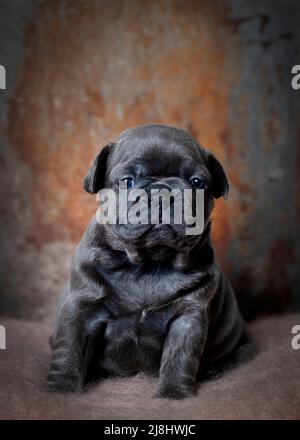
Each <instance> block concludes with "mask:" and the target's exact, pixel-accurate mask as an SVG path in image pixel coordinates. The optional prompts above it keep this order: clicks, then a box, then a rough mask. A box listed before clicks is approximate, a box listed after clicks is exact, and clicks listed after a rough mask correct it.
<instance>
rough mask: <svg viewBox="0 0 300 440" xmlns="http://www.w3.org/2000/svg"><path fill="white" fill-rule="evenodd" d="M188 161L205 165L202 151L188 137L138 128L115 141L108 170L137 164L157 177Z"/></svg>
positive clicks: (179, 133) (176, 168)
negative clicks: (121, 164) (133, 163)
mask: <svg viewBox="0 0 300 440" xmlns="http://www.w3.org/2000/svg"><path fill="white" fill-rule="evenodd" d="M187 161H189V162H191V163H193V162H194V163H195V162H196V163H198V164H199V165H200V164H203V165H204V159H203V156H202V154H201V149H200V147H199V145H198V144H197V142H196V141H195V140H194V139H193V138H192V137H191V136H189V135H188V133H185V132H183V131H182V130H177V129H173V128H170V129H168V128H167V129H165V127H164V128H162V127H158V128H157V129H151V128H150V127H147V128H143V127H142V128H139V127H138V129H131V130H127V131H126V132H124V133H123V134H122V135H121V136H120V138H119V139H118V140H117V143H116V147H115V151H114V154H113V157H112V161H111V167H114V166H116V165H117V164H120V163H123V164H129V163H132V162H135V163H139V162H140V163H143V165H144V166H145V167H147V168H148V169H149V170H151V171H152V172H155V173H157V174H159V173H160V172H166V171H168V172H169V173H172V172H175V171H176V170H178V169H179V167H180V166H181V164H182V163H183V162H187Z"/></svg>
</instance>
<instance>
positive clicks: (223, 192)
mask: <svg viewBox="0 0 300 440" xmlns="http://www.w3.org/2000/svg"><path fill="white" fill-rule="evenodd" d="M207 164H208V170H209V172H210V175H211V178H212V193H213V196H214V198H215V199H218V198H219V197H221V196H223V197H224V199H227V197H228V194H229V183H228V180H227V177H226V174H225V171H224V169H223V167H222V165H221V163H220V162H219V161H218V159H216V158H215V156H214V155H213V154H212V153H208V155H207Z"/></svg>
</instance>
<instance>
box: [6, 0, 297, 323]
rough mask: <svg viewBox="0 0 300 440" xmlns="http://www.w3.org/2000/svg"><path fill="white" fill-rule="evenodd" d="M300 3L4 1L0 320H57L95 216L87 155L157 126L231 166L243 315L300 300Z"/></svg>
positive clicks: (225, 210)
mask: <svg viewBox="0 0 300 440" xmlns="http://www.w3.org/2000/svg"><path fill="white" fill-rule="evenodd" d="M297 3H298V2H297V0H295V1H294V0H289V1H282V0H277V1H271V0H260V1H258V0H252V1H247V0H242V1H241V0H228V1H226V0H224V1H209V0H198V1H197V0H186V1H179V0H173V1H172V0H169V1H168V0H155V1H150V0H149V1H142V0H140V1H137V0H127V1H123V0H113V1H108V0H98V1H97V0H89V1H79V0H77V1H75V0H72V1H71V0H70V1H67V0H62V1H59V0H52V1H50V0H48V1H47V0H31V1H26V2H24V1H21V0H14V1H8V0H3V1H2V2H1V5H0V64H3V65H4V66H5V67H6V70H7V90H6V91H1V92H0V111H1V120H0V124H1V125H0V147H1V157H0V160H1V174H0V175H1V193H2V196H1V227H0V232H1V259H0V269H1V297H0V314H1V315H7V316H18V317H25V318H28V319H32V318H34V319H44V318H49V319H50V317H52V311H53V308H54V307H55V304H56V302H57V298H58V295H59V294H60V292H61V290H62V288H63V285H64V283H65V281H66V279H67V277H68V269H69V264H70V256H71V254H72V251H73V249H74V246H75V244H76V243H77V241H78V240H79V238H80V236H81V234H82V232H83V231H84V229H85V227H86V225H87V223H88V221H89V218H90V216H91V215H92V213H93V212H94V211H95V209H96V207H97V204H96V201H95V199H94V197H91V196H89V195H87V194H86V193H84V191H83V189H82V178H83V176H84V174H85V172H86V170H87V167H88V165H89V163H90V161H91V160H92V158H93V157H94V156H95V154H96V153H97V152H98V151H99V149H101V148H102V146H104V145H105V143H106V142H107V141H110V140H113V139H114V138H115V137H116V136H117V135H118V133H119V132H120V131H121V130H123V129H125V128H128V127H130V126H133V125H137V124H141V123H151V122H160V123H166V124H172V125H175V126H178V127H182V128H185V129H187V130H189V131H190V132H191V133H192V134H193V135H194V136H196V137H197V138H198V140H199V141H200V142H201V143H202V144H203V145H204V146H206V147H208V148H210V149H212V150H213V151H214V152H215V154H216V155H217V156H218V157H219V158H220V159H221V161H222V162H223V164H224V167H225V169H226V171H227V174H228V177H229V180H230V183H231V192H230V198H229V199H228V200H227V201H226V202H224V201H223V200H221V201H218V203H217V208H216V211H215V215H214V224H213V235H214V240H215V245H216V249H217V253H218V255H219V258H220V259H221V261H222V263H223V265H224V268H225V271H226V272H227V274H228V276H229V278H230V279H231V280H232V282H233V284H234V286H235V288H236V291H237V294H238V297H239V299H240V301H241V306H242V308H243V310H244V312H245V313H246V315H247V316H248V317H254V316H256V315H257V314H259V313H269V312H281V311H284V310H286V309H287V308H291V307H297V306H299V304H300V298H299V297H300V293H299V287H300V274H299V269H300V267H299V251H300V242H299V223H300V197H299V184H300V176H299V165H300V164H299V159H300V149H299V140H300V131H299V114H300V113H299V110H300V109H299V104H300V91H298V92H296V91H293V90H292V88H291V85H290V81H291V67H292V65H294V64H300V53H299V47H300V44H299V30H298V28H299V15H300V14H299V10H300V8H299V7H298V5H297Z"/></svg>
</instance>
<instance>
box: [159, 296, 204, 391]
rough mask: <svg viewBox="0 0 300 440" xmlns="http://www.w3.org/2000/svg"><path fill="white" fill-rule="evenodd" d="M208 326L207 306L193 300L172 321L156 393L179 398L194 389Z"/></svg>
mask: <svg viewBox="0 0 300 440" xmlns="http://www.w3.org/2000/svg"><path fill="white" fill-rule="evenodd" d="M207 328H208V316H207V308H206V307H203V306H202V307H200V305H199V304H195V303H191V304H190V305H187V306H186V308H185V310H184V311H183V312H182V313H181V314H180V316H179V317H178V318H176V319H175V320H174V321H173V322H172V323H171V325H170V329H169V331H168V334H167V337H166V341H165V344H164V349H163V354H162V360H161V367H160V379H159V387H158V396H159V397H173V398H177V399H180V398H183V397H188V396H191V395H193V394H194V393H195V384H196V378H197V372H198V368H199V362H200V358H201V355H202V352H203V349H204V347H205V343H206V338H207Z"/></svg>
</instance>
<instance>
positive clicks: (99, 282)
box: [48, 125, 254, 398]
mask: <svg viewBox="0 0 300 440" xmlns="http://www.w3.org/2000/svg"><path fill="white" fill-rule="evenodd" d="M120 181H124V182H126V185H127V188H128V190H129V191H130V190H131V189H132V188H138V189H144V190H145V191H147V192H150V190H151V189H153V188H168V189H180V190H184V189H193V190H195V189H204V228H203V232H202V233H201V234H199V235H187V234H185V229H184V228H183V227H182V225H180V224H174V223H171V224H158V225H154V226H153V225H151V224H100V223H99V222H98V221H97V219H96V217H94V218H93V219H92V221H91V223H90V225H89V226H88V228H87V230H86V232H85V234H84V235H83V238H82V240H81V242H80V243H79V245H78V247H77V249H76V251H75V255H74V257H73V261H72V269H71V277H70V282H69V285H68V286H67V288H66V290H65V292H64V295H63V297H62V299H61V301H60V305H59V309H58V315H57V322H56V328H55V331H54V335H53V339H52V348H53V358H52V363H51V367H50V371H49V374H48V389H49V390H51V391H80V390H82V389H83V388H84V387H85V386H86V385H87V383H88V382H90V381H91V380H94V379H99V378H100V377H105V376H108V375H116V376H128V375H131V374H135V373H137V372H139V371H144V372H148V373H150V374H154V375H158V376H159V379H158V391H157V395H158V396H160V397H173V398H183V397H187V396H190V395H192V394H194V393H195V385H196V381H197V380H198V379H199V378H201V377H205V376H207V377H209V376H210V375H213V374H216V373H218V372H219V371H222V370H223V369H224V368H225V367H228V366H230V365H231V364H234V363H235V362H239V361H240V360H244V359H246V358H250V357H252V356H253V353H254V350H253V345H252V343H251V341H250V339H249V336H248V334H247V331H246V328H245V324H244V321H243V319H242V316H241V314H240V312H239V309H238V306H237V302H236V299H235V296H234V293H233V290H232V288H231V286H230V284H229V282H228V281H227V280H226V278H225V277H224V276H223V274H222V272H221V271H220V268H219V265H218V263H217V261H216V259H215V256H214V252H213V249H212V245H211V241H210V225H211V222H210V215H211V212H212V210H213V206H214V199H217V198H219V197H222V196H223V197H227V195H228V191H229V186H228V181H227V178H226V175H225V173H224V170H223V168H222V165H221V164H220V162H219V161H218V160H217V159H216V158H215V157H214V156H213V155H212V154H211V153H210V152H208V151H206V150H205V149H203V148H202V147H201V146H200V145H199V144H198V143H197V142H196V141H195V140H194V139H193V138H192V137H191V136H190V135H189V134H188V133H187V132H185V131H183V130H180V129H177V128H173V127H169V126H165V125H141V126H137V127H135V128H131V129H129V130H126V131H125V132H123V133H122V134H121V135H120V137H119V138H118V140H117V141H116V143H111V144H109V145H107V146H105V147H104V148H103V149H102V151H101V152H100V153H99V154H98V156H97V157H96V159H95V161H94V163H93V165H92V167H91V168H90V170H89V171H88V174H87V176H86V177H85V179H84V188H85V190H86V191H88V192H89V193H91V194H95V193H97V192H98V191H99V190H101V189H102V188H104V187H105V188H111V189H112V190H114V191H115V192H116V193H117V192H118V183H119V182H120Z"/></svg>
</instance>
